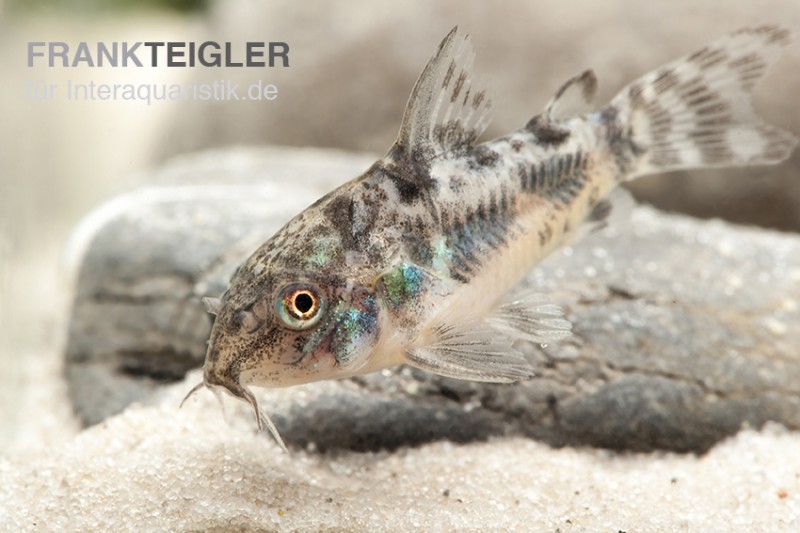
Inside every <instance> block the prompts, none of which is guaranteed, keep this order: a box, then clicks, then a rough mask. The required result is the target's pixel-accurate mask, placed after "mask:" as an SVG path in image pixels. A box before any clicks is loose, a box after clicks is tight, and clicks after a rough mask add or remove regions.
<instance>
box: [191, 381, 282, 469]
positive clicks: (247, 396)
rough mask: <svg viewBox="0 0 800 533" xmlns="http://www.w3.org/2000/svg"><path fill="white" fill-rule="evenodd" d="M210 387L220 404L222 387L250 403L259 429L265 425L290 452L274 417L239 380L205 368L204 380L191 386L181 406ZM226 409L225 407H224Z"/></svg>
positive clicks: (280, 445)
mask: <svg viewBox="0 0 800 533" xmlns="http://www.w3.org/2000/svg"><path fill="white" fill-rule="evenodd" d="M203 388H205V389H208V390H210V391H211V392H213V393H214V395H215V396H217V399H218V400H219V401H220V405H222V398H221V397H220V396H219V390H220V389H222V390H224V391H225V392H227V393H228V394H230V395H231V396H233V397H234V398H237V399H239V400H243V401H245V402H247V403H248V404H250V407H252V409H253V414H254V415H255V417H256V425H257V426H258V431H263V430H264V426H266V427H267V429H268V430H269V432H270V434H271V435H272V437H273V438H274V439H275V442H276V443H277V444H278V446H279V447H280V448H281V450H282V451H283V452H285V453H289V449H288V448H287V447H286V443H284V442H283V439H282V438H281V434H280V433H279V432H278V428H277V427H275V424H274V423H273V422H272V419H271V418H270V417H269V415H267V414H266V413H264V412H263V411H262V410H261V409H260V408H259V407H258V401H257V400H256V397H255V396H253V393H252V392H250V390H249V389H248V388H246V387H243V386H242V385H240V384H239V382H238V380H225V379H220V378H219V377H218V375H217V374H215V373H214V372H211V371H208V370H205V371H204V372H203V381H201V382H200V383H198V384H197V385H195V386H194V387H192V388H191V390H190V391H189V392H188V393H187V394H186V396H184V397H183V400H181V403H180V406H179V408H181V407H183V404H184V403H186V400H188V399H189V398H190V397H191V396H192V395H194V394H195V393H196V392H197V391H199V390H200V389H203ZM223 410H224V408H223Z"/></svg>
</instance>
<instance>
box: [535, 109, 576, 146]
mask: <svg viewBox="0 0 800 533" xmlns="http://www.w3.org/2000/svg"><path fill="white" fill-rule="evenodd" d="M525 129H526V130H528V131H529V132H531V133H533V134H534V135H535V136H536V139H537V140H538V141H539V142H541V143H543V144H549V145H552V146H559V145H561V144H563V143H564V142H565V141H566V140H567V139H569V130H567V129H565V128H560V127H558V126H556V125H555V124H553V123H552V121H550V120H548V119H547V117H545V116H543V115H537V116H535V117H533V118H532V119H531V120H530V121H529V122H528V123H527V124H526V125H525Z"/></svg>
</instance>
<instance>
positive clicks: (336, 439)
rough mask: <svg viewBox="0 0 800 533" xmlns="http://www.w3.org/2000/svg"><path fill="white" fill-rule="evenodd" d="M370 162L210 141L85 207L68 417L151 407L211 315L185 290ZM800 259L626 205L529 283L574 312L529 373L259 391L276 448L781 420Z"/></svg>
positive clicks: (623, 441) (590, 439) (637, 436)
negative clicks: (504, 378)
mask: <svg viewBox="0 0 800 533" xmlns="http://www.w3.org/2000/svg"><path fill="white" fill-rule="evenodd" d="M371 161H372V158H370V157H368V156H350V155H346V154H341V153H336V152H324V151H311V150H288V149H285V150H284V149H282V150H277V149H271V150H258V151H244V150H236V151H229V152H220V153H207V154H204V155H200V156H196V157H193V158H187V159H184V160H179V161H177V162H175V163H173V164H171V165H168V166H167V167H165V168H164V169H162V170H161V171H160V172H159V175H158V176H157V180H156V181H157V184H156V185H154V186H153V187H150V188H148V189H145V190H142V191H139V192H135V193H131V194H130V195H128V196H127V197H126V198H124V199H120V200H116V201H114V202H112V204H111V205H110V206H105V207H103V208H101V210H100V211H99V213H97V214H95V215H92V216H91V217H90V218H89V220H88V221H87V222H86V223H85V224H84V226H83V229H81V230H79V235H80V238H78V239H77V240H78V241H79V242H83V243H85V244H84V246H85V248H86V251H85V255H84V260H83V264H82V267H81V270H80V275H79V281H78V288H77V292H76V299H75V303H74V310H73V315H72V319H71V323H70V334H69V342H68V347H67V354H66V357H67V365H66V367H67V376H68V380H69V383H70V391H71V397H72V400H73V403H74V406H75V409H76V411H77V413H78V414H79V415H80V417H81V418H82V419H83V420H84V422H85V423H87V424H92V423H96V422H98V421H100V420H103V419H104V418H105V417H107V416H109V415H111V414H113V413H115V412H118V411H120V410H121V409H123V408H124V407H125V406H126V405H128V404H129V403H130V402H132V401H150V399H151V398H153V395H152V392H153V391H154V390H157V389H158V386H157V385H158V384H159V383H163V382H167V381H174V380H177V379H180V378H182V377H183V376H184V374H185V373H186V371H187V370H188V369H190V368H194V367H197V366H199V365H201V363H202V360H203V356H204V351H205V341H206V339H207V336H208V333H209V330H210V320H209V318H208V317H207V316H206V315H205V313H204V312H203V310H202V306H201V305H200V302H199V298H200V297H201V296H204V295H218V294H219V293H221V292H222V291H223V290H224V287H225V283H226V280H227V279H228V277H229V276H230V274H231V272H232V271H233V269H234V268H235V267H236V265H237V264H238V262H239V261H241V259H242V258H244V257H245V256H246V255H247V254H248V253H249V252H250V251H251V250H252V249H254V248H255V247H256V246H257V245H258V244H259V243H260V242H261V241H263V240H264V239H266V238H267V237H268V236H269V235H271V234H272V233H273V232H274V231H275V230H277V229H278V228H279V227H280V225H281V224H282V223H283V222H285V221H286V220H288V218H289V217H290V216H291V215H292V214H294V213H295V212H297V211H299V210H300V209H302V208H303V207H304V206H305V205H307V204H308V203H310V202H312V201H313V200H315V199H316V198H317V197H318V196H320V195H321V194H323V193H324V192H326V191H327V190H329V189H331V188H332V187H333V186H335V185H336V184H338V183H341V182H342V181H344V180H346V179H348V178H351V177H354V176H356V175H358V174H359V173H360V172H361V171H363V170H364V169H365V168H366V167H367V166H368V165H369V163H370V162H371ZM798 265H800V239H799V238H798V237H797V236H793V235H784V234H780V233H776V232H770V231H764V230H756V229H749V228H743V227H736V226H731V225H728V224H725V223H723V222H719V221H711V222H700V221H697V220H693V219H689V218H686V217H682V216H674V215H665V214H662V213H659V212H657V211H655V210H653V209H650V208H645V207H638V208H636V209H635V210H634V212H633V214H632V217H631V219H630V221H629V222H627V223H623V224H620V225H618V226H617V227H612V228H609V229H607V230H604V231H603V232H600V233H597V234H595V235H592V236H590V237H589V238H587V239H585V240H584V241H582V242H580V243H578V244H576V245H574V246H571V247H568V248H565V249H563V250H562V251H560V252H558V253H556V254H554V255H553V256H552V257H550V258H548V259H547V260H546V261H544V262H543V263H542V264H541V265H540V266H538V267H537V268H536V269H534V270H533V271H532V272H531V275H530V276H529V277H528V279H527V280H526V282H525V283H526V284H528V285H532V286H535V287H537V288H538V289H540V290H542V291H544V292H548V293H549V294H550V297H551V299H552V300H553V301H554V302H556V303H558V304H560V305H562V306H564V307H565V308H566V309H567V311H568V316H569V318H570V319H571V320H572V322H573V324H574V335H573V336H572V337H571V338H569V339H567V340H565V341H562V342H560V343H558V344H557V345H556V344H553V345H549V346H546V347H540V346H533V345H532V346H529V347H528V351H529V353H530V357H531V358H532V359H534V360H535V361H536V362H537V364H538V368H539V376H538V377H537V378H535V379H533V380H531V381H529V382H525V383H518V384H514V385H487V384H479V383H469V382H462V381H457V380H452V379H446V378H440V377H438V376H432V375H430V374H426V373H424V372H421V371H417V370H412V369H408V368H404V369H396V370H393V371H385V372H382V373H379V374H374V375H369V376H364V377H360V378H356V379H353V380H348V381H342V382H326V383H319V384H312V385H309V386H306V387H304V388H303V392H302V394H300V393H299V392H298V393H297V395H296V397H293V396H292V391H293V390H294V389H289V390H288V391H261V392H260V393H259V397H260V398H261V400H260V401H261V403H262V406H265V408H266V409H267V411H268V412H270V414H271V415H272V416H273V418H274V420H275V422H276V424H277V425H278V427H279V429H280V430H281V433H282V434H283V437H284V438H285V440H286V441H287V442H288V443H289V444H290V446H301V447H308V446H310V447H313V448H317V449H321V450H330V449H355V450H374V449H380V448H388V449H393V448H396V447H399V446H407V445H415V444H419V443H423V442H428V441H431V440H438V439H449V440H453V441H457V442H467V441H472V440H480V439H486V438H489V437H491V436H493V435H513V434H521V435H526V436H529V437H532V438H536V439H540V440H543V441H545V442H547V443H549V444H552V445H555V446H563V445H592V446H600V447H607V448H613V449H626V450H652V449H670V450H677V451H695V452H702V451H705V450H707V449H708V448H709V447H710V446H712V445H713V444H714V443H716V442H717V441H719V440H720V439H722V438H724V437H726V436H728V435H731V434H733V433H735V432H736V431H738V430H739V428H741V427H742V426H743V425H750V426H755V427H760V426H762V425H763V424H764V423H765V422H767V421H771V420H772V421H777V422H780V423H783V424H785V425H786V426H787V427H789V428H791V429H796V428H798V427H800V357H798V352H799V351H798V348H800V328H798V327H797V324H798V323H800V283H798V282H800V266H798ZM298 390H299V389H298ZM287 395H288V396H287ZM287 398H288V399H287Z"/></svg>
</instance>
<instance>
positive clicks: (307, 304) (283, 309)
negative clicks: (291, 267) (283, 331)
mask: <svg viewBox="0 0 800 533" xmlns="http://www.w3.org/2000/svg"><path fill="white" fill-rule="evenodd" d="M324 303H325V301H324V299H323V297H322V294H321V293H320V290H319V289H318V288H317V287H315V286H313V285H309V284H307V283H293V284H291V285H288V286H286V287H284V288H283V289H281V291H280V292H279V293H278V298H277V300H276V301H275V307H276V313H277V315H278V318H279V319H280V321H281V322H283V324H284V325H285V326H286V327H287V328H290V329H307V328H310V327H311V326H313V325H314V324H316V323H317V322H319V319H320V317H321V316H322V310H323V307H324Z"/></svg>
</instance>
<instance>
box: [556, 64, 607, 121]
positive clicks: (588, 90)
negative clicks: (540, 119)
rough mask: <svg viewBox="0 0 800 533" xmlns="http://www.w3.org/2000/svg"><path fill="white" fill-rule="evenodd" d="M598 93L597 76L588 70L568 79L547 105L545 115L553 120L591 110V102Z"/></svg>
mask: <svg viewBox="0 0 800 533" xmlns="http://www.w3.org/2000/svg"><path fill="white" fill-rule="evenodd" d="M595 94H597V76H595V74H594V71H593V70H586V71H584V72H583V73H582V74H580V75H578V76H574V77H572V78H570V79H569V80H567V82H566V83H564V85H562V86H561V88H560V89H559V90H558V91H556V94H555V96H553V98H552V99H551V100H550V102H548V104H547V107H545V109H544V112H545V115H546V116H548V117H549V118H551V119H553V120H564V119H567V118H570V117H574V116H577V115H580V114H582V113H586V112H588V111H591V110H592V109H591V103H592V100H593V99H594V96H595Z"/></svg>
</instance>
